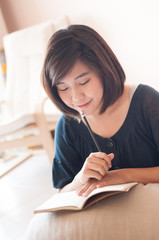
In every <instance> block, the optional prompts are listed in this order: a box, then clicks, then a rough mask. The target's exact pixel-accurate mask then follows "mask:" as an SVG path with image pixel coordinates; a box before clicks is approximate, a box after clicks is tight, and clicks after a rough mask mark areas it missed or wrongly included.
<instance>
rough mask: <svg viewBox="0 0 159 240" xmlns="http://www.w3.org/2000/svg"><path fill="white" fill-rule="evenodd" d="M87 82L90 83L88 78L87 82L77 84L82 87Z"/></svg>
mask: <svg viewBox="0 0 159 240" xmlns="http://www.w3.org/2000/svg"><path fill="white" fill-rule="evenodd" d="M89 81H90V78H89V79H88V80H87V81H85V82H84V83H79V85H82V86H83V85H85V84H87V83H88V82H89Z"/></svg>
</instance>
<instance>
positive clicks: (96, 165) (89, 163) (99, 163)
mask: <svg viewBox="0 0 159 240" xmlns="http://www.w3.org/2000/svg"><path fill="white" fill-rule="evenodd" d="M85 167H86V168H90V169H92V170H94V171H99V173H100V174H101V175H105V173H106V172H107V171H108V169H109V166H108V164H107V162H106V160H105V159H103V158H99V157H97V156H96V157H95V156H93V155H92V156H90V157H88V158H87V159H86V162H85Z"/></svg>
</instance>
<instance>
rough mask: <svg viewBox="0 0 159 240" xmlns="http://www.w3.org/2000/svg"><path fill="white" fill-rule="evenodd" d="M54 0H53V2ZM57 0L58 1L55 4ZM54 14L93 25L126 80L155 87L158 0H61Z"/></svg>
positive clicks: (158, 66) (158, 51)
mask: <svg viewBox="0 0 159 240" xmlns="http://www.w3.org/2000/svg"><path fill="white" fill-rule="evenodd" d="M54 2H55V1H54ZM57 2H58V3H57ZM56 4H57V5H58V6H56V16H57V17H59V15H60V16H62V15H63V14H68V15H69V16H70V19H71V23H84V24H88V25H90V26H92V27H94V28H95V29H96V30H97V31H98V32H99V33H100V34H102V35H103V37H104V38H105V39H106V41H107V42H108V44H109V45H110V46H111V48H112V50H113V51H114V52H115V54H116V55H117V57H118V59H119V61H120V62H121V64H122V65H123V67H124V69H125V72H126V75H127V81H128V82H132V83H139V82H143V83H146V84H149V85H152V86H153V87H155V88H158V89H159V83H158V82H159V1H158V0H80V1H79V2H78V4H77V1H74V0H68V1H65V0H63V1H62V0H61V1H56Z"/></svg>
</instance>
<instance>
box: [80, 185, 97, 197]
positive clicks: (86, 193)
mask: <svg viewBox="0 0 159 240" xmlns="http://www.w3.org/2000/svg"><path fill="white" fill-rule="evenodd" d="M96 188H97V186H96V184H92V185H91V186H90V187H89V188H88V189H87V190H86V191H85V193H83V196H85V197H87V196H88V195H89V194H90V193H91V192H92V191H93V190H94V189H96Z"/></svg>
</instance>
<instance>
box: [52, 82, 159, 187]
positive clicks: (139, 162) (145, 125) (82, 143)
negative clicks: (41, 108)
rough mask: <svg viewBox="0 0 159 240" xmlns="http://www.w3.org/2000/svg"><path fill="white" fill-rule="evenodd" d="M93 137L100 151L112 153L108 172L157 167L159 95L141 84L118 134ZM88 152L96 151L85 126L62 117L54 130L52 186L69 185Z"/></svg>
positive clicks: (158, 159)
mask: <svg viewBox="0 0 159 240" xmlns="http://www.w3.org/2000/svg"><path fill="white" fill-rule="evenodd" d="M95 137H96V140H97V142H98V144H99V145H100V148H101V150H102V151H103V152H106V153H107V154H109V153H114V154H115V158H114V159H113V160H112V168H111V169H110V170H112V169H117V168H142V167H154V166H159V92H157V91H156V90H154V89H153V88H151V87H149V86H146V85H141V84H140V85H139V86H138V87H137V89H136V91H135V93H134V95H133V97H132V100H131V104H130V107H129V111H128V114H127V117H126V119H125V121H124V123H123V125H122V126H121V128H120V129H119V130H118V132H117V133H116V134H115V135H113V136H112V137H111V138H103V137H101V136H99V135H97V134H95ZM91 152H97V149H96V146H95V144H94V142H93V140H92V138H91V136H90V133H89V131H88V129H87V127H86V126H85V124H84V123H83V122H82V121H81V122H80V123H78V122H77V120H75V119H74V118H66V117H65V116H63V115H62V116H61V118H60V119H59V121H58V124H57V127H56V131H55V156H54V160H53V185H54V187H55V188H62V187H64V186H65V185H66V184H68V183H70V182H71V181H72V180H73V178H74V177H75V175H76V174H77V173H78V172H79V171H80V169H81V168H82V166H83V163H84V161H85V159H86V158H87V157H88V155H89V154H90V153H91Z"/></svg>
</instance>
